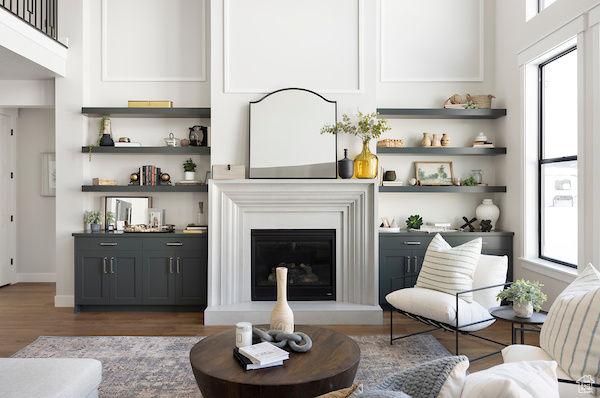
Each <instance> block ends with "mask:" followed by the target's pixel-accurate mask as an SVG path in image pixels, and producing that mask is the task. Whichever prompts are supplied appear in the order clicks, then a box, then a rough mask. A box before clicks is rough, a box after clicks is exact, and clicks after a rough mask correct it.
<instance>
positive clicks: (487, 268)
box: [473, 254, 508, 310]
mask: <svg viewBox="0 0 600 398" xmlns="http://www.w3.org/2000/svg"><path fill="white" fill-rule="evenodd" d="M507 272H508V257H507V256H490V255H487V254H482V255H481V256H480V257H479V262H478V263H477V267H476V268H475V274H474V275H473V289H479V288H482V287H487V286H494V285H499V284H502V283H504V282H506V273H507ZM502 289H504V287H503V286H500V287H494V288H490V289H483V290H478V291H476V292H473V300H475V301H477V302H478V303H479V304H481V305H482V306H483V308H485V309H487V310H489V309H490V308H492V307H496V306H499V305H500V302H499V301H498V300H496V296H497V295H498V293H500V292H501V291H502Z"/></svg>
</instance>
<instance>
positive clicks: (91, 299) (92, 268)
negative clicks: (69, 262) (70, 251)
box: [75, 250, 110, 305]
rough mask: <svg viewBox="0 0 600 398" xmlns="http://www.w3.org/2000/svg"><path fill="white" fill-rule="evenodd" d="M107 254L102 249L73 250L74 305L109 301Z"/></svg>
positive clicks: (106, 302)
mask: <svg viewBox="0 0 600 398" xmlns="http://www.w3.org/2000/svg"><path fill="white" fill-rule="evenodd" d="M108 261H109V256H108V255H107V253H106V251H102V250H81V251H76V252H75V305H86V304H88V305H102V304H108V303H109V293H110V286H109V285H110V278H109V274H108V266H109V264H108Z"/></svg>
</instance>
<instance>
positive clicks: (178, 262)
mask: <svg viewBox="0 0 600 398" xmlns="http://www.w3.org/2000/svg"><path fill="white" fill-rule="evenodd" d="M175 254H176V258H175V270H176V281H177V288H176V289H175V290H176V292H177V300H176V303H177V304H186V305H206V272H207V256H206V251H201V250H197V251H180V252H176V253H175Z"/></svg>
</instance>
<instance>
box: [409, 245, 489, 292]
mask: <svg viewBox="0 0 600 398" xmlns="http://www.w3.org/2000/svg"><path fill="white" fill-rule="evenodd" d="M480 255H481V238H477V239H474V240H472V241H469V242H467V243H464V244H462V245H459V246H456V247H452V246H450V245H449V244H448V243H447V242H446V241H445V240H444V238H442V235H440V234H436V235H435V236H434V237H433V239H432V240H431V242H430V243H429V246H427V251H426V252H425V258H424V259H423V265H422V266H421V271H420V272H419V276H418V277H417V283H416V284H415V287H420V288H426V289H434V290H439V291H440V292H445V293H449V294H455V293H457V292H460V291H463V290H471V289H472V288H473V274H474V273H475V267H477V262H478V261H479V256H480ZM460 298H461V299H463V300H464V301H466V302H467V303H470V302H472V301H473V294H472V293H466V294H461V295H460Z"/></svg>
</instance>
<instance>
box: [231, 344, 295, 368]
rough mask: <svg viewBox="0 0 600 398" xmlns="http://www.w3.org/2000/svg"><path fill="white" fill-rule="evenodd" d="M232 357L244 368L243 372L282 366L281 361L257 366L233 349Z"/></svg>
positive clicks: (237, 349) (236, 349) (238, 350)
mask: <svg viewBox="0 0 600 398" xmlns="http://www.w3.org/2000/svg"><path fill="white" fill-rule="evenodd" d="M233 356H234V357H235V359H237V360H238V362H239V363H240V365H242V367H243V368H244V370H254V369H264V368H271V367H273V366H281V365H283V360H281V361H275V362H270V363H268V364H265V365H259V364H257V363H253V362H252V361H251V360H250V359H248V358H246V357H245V356H244V355H242V354H240V349H239V348H237V347H235V348H234V349H233Z"/></svg>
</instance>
